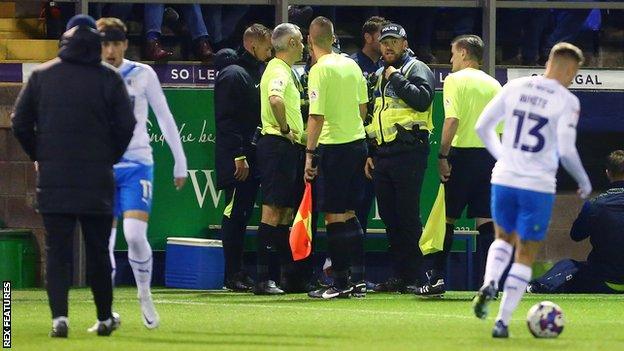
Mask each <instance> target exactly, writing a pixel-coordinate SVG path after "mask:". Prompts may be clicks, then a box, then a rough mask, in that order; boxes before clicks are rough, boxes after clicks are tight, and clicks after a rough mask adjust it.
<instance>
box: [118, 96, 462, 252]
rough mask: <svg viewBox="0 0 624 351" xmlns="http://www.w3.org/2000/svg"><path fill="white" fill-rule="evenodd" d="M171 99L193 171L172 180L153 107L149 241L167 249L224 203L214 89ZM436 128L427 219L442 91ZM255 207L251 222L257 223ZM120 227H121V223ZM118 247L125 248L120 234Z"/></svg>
mask: <svg viewBox="0 0 624 351" xmlns="http://www.w3.org/2000/svg"><path fill="white" fill-rule="evenodd" d="M165 95H166V97H167V101H168V103H169V106H170V108H171V111H172V112H173V115H174V116H175V119H176V122H177V125H178V128H179V130H180V138H181V140H182V145H183V146H184V151H185V152H186V156H187V159H188V169H189V177H188V181H187V184H186V186H185V187H184V188H183V189H181V190H180V191H177V190H175V188H174V186H173V156H172V155H171V152H170V150H169V147H168V146H167V143H166V142H165V140H164V138H163V136H162V133H161V132H160V129H159V127H158V124H157V123H156V120H155V118H154V116H153V115H152V114H151V113H150V122H149V125H148V131H149V133H150V138H151V141H152V147H153V149H154V163H155V165H154V202H153V208H152V214H151V217H150V222H149V234H148V236H149V241H150V244H151V245H152V248H153V249H155V250H164V248H165V245H166V241H167V237H171V236H183V237H200V238H207V237H212V236H214V231H211V230H209V226H210V225H219V224H220V223H221V215H222V213H223V208H224V206H225V205H224V193H223V192H222V191H219V190H217V188H216V175H215V170H214V169H215V166H214V162H215V122H214V104H213V95H214V94H213V90H211V89H206V88H165ZM433 112H434V125H435V129H434V133H433V136H432V138H431V153H430V155H429V163H428V167H427V172H426V175H425V181H424V185H423V189H422V195H421V211H422V213H421V215H422V218H423V221H425V220H426V219H427V217H428V215H429V212H430V210H431V206H432V205H433V202H434V200H435V196H436V194H437V191H438V187H439V184H440V182H439V179H438V170H437V162H438V160H437V154H438V145H439V142H440V135H441V129H442V123H443V119H444V114H443V109H442V93H441V92H439V91H438V92H436V95H435V100H434V107H433ZM258 220H259V208H257V207H256V211H255V213H254V216H253V217H252V221H251V223H250V225H257V224H258ZM457 226H458V227H462V229H464V228H466V229H467V228H473V227H474V221H470V220H460V221H459V222H458V224H457ZM369 228H377V229H382V228H384V225H383V222H382V221H381V218H380V217H379V213H378V211H377V206H376V204H374V205H373V208H372V210H371V213H370V215H369ZM120 229H121V228H120ZM117 237H118V242H117V249H125V248H126V244H125V241H124V240H123V236H122V235H118V236H117Z"/></svg>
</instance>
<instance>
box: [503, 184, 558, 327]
mask: <svg viewBox="0 0 624 351" xmlns="http://www.w3.org/2000/svg"><path fill="white" fill-rule="evenodd" d="M511 191H512V192H513V194H515V199H516V203H517V204H518V210H517V214H516V226H515V227H516V228H517V233H518V237H519V240H520V241H518V242H516V257H515V259H516V260H515V263H514V264H512V266H511V269H510V270H509V273H508V275H507V280H506V281H505V287H504V290H503V297H502V299H501V304H500V307H499V311H498V315H497V317H496V324H495V326H494V329H493V330H492V336H493V337H495V338H506V337H508V336H509V332H508V331H507V327H508V325H509V321H510V320H511V315H512V313H513V312H514V311H515V309H516V308H517V307H518V303H520V299H522V296H523V295H524V292H525V291H526V287H527V285H528V284H529V281H530V280H531V273H532V271H531V267H532V265H533V262H535V256H536V255H537V252H538V250H539V248H540V246H541V242H542V241H543V240H544V237H545V235H546V231H547V230H548V223H549V221H550V217H551V213H552V206H553V203H554V194H547V193H540V192H535V191H529V190H522V189H513V188H511ZM493 192H494V189H493ZM493 198H494V195H493ZM497 205H499V204H497ZM494 208H496V209H497V207H494ZM497 211H498V209H497V210H496V211H494V210H493V211H492V214H493V215H494V218H495V221H497V218H498V217H497V216H498V212H497Z"/></svg>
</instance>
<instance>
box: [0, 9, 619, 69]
mask: <svg viewBox="0 0 624 351" xmlns="http://www.w3.org/2000/svg"><path fill="white" fill-rule="evenodd" d="M1 1H7V0H0V2H1ZM22 1H24V0H22ZM26 1H40V0H26ZM56 1H62V2H73V3H76V11H77V12H80V13H87V12H88V9H89V4H90V3H167V4H188V3H194V4H220V5H240V4H246V5H273V6H275V23H282V22H287V21H288V6H289V5H318V6H359V7H363V6H379V7H389V6H402V7H465V8H481V10H482V11H481V13H482V16H483V20H482V23H483V27H482V37H483V41H484V42H486V43H488V45H487V46H486V51H485V53H484V57H483V70H484V71H486V72H488V73H489V74H490V75H494V69H495V66H496V62H495V56H496V10H497V9H526V8H535V9H612V10H623V9H624V1H587V0H581V1H532V0H528V1H512V0H110V1H99V0H56Z"/></svg>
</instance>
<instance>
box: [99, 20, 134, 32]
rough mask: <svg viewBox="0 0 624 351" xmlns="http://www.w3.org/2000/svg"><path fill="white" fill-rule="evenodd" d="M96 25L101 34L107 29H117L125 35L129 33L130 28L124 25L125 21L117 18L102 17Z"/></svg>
mask: <svg viewBox="0 0 624 351" xmlns="http://www.w3.org/2000/svg"><path fill="white" fill-rule="evenodd" d="M95 25H96V26H97V29H98V30H99V31H100V32H103V31H105V30H107V29H117V30H120V31H122V32H124V33H127V32H128V28H127V27H126V25H125V24H124V23H123V21H122V20H120V19H119V18H115V17H102V18H100V19H99V20H97V22H95Z"/></svg>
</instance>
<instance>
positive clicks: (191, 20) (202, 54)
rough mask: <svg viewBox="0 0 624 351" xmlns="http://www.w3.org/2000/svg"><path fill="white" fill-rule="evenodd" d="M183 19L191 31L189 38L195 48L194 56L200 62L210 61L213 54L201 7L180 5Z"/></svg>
mask: <svg viewBox="0 0 624 351" xmlns="http://www.w3.org/2000/svg"><path fill="white" fill-rule="evenodd" d="M182 9H183V11H184V17H185V19H186V22H187V24H188V27H189V30H190V31H191V38H192V39H193V43H194V46H195V56H196V57H197V58H198V59H200V60H202V61H206V60H210V59H211V58H212V57H213V56H214V52H213V50H212V47H211V46H210V43H209V35H208V30H207V29H206V24H205V23H204V17H203V16H202V12H201V7H199V5H198V4H192V5H182Z"/></svg>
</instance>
